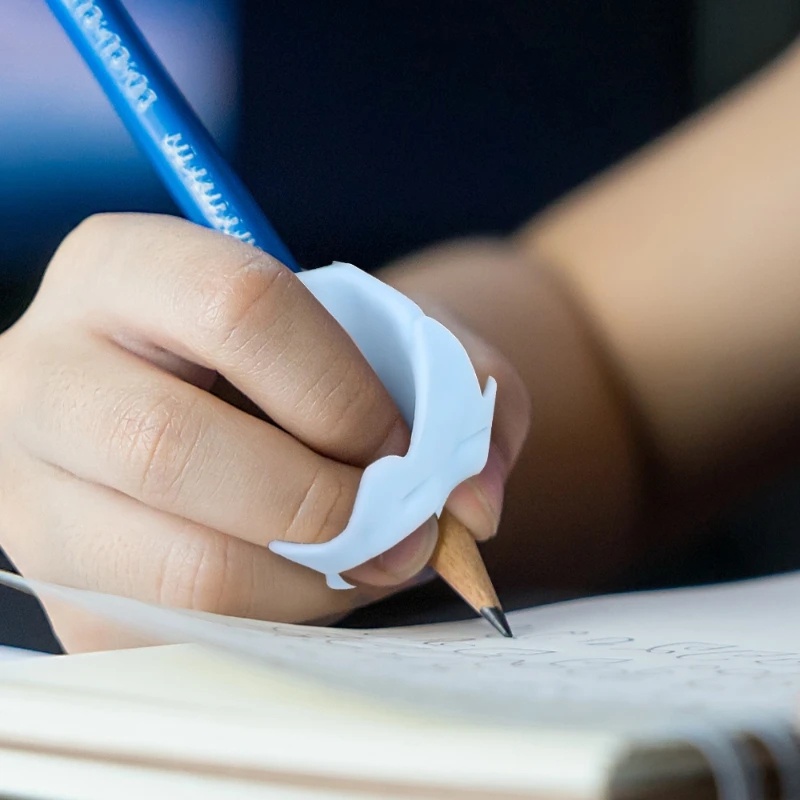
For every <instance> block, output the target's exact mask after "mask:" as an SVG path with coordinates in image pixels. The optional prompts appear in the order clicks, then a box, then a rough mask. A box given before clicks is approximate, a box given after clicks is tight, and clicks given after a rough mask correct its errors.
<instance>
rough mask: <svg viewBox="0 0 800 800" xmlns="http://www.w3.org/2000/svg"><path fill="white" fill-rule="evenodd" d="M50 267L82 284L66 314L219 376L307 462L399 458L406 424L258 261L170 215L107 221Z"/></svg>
mask: <svg viewBox="0 0 800 800" xmlns="http://www.w3.org/2000/svg"><path fill="white" fill-rule="evenodd" d="M54 262H61V264H63V266H66V267H67V268H68V269H67V272H68V273H71V274H72V275H73V276H75V274H76V272H77V273H78V275H80V277H81V278H82V287H83V288H82V294H81V296H80V297H79V298H78V299H77V300H76V302H75V304H74V305H73V308H72V309H70V310H69V312H68V313H70V314H74V313H76V311H77V313H78V315H79V316H80V317H82V318H83V319H84V320H86V321H88V322H89V324H90V325H92V326H93V327H96V328H99V329H101V330H102V331H103V332H104V333H105V334H108V335H112V336H113V335H115V334H119V333H122V332H124V333H126V334H131V333H133V334H134V335H135V336H138V337H140V338H143V339H145V340H146V341H148V342H149V343H152V344H155V345H156V346H159V347H163V348H166V349H167V350H170V351H171V352H174V353H175V354H176V355H179V356H181V357H182V358H185V359H187V360H189V361H191V362H193V363H196V364H199V365H201V366H204V367H207V368H209V369H213V370H215V371H217V372H219V373H220V374H221V375H223V376H224V377H225V378H226V379H227V380H228V381H229V382H230V383H231V384H233V385H234V386H236V388H237V389H239V390H240V391H241V392H243V393H244V394H245V395H246V396H247V397H249V398H250V399H251V400H252V401H253V402H254V403H256V404H257V405H258V406H259V407H260V408H261V409H262V410H263V411H264V412H265V413H266V414H268V415H269V416H270V417H271V418H272V419H273V420H274V421H275V423H276V424H278V425H280V426H281V427H282V428H283V429H284V430H286V431H287V432H289V433H291V434H292V435H293V436H295V437H296V438H297V439H299V440H301V441H303V442H304V443H305V444H307V445H308V446H309V447H311V448H312V449H314V450H316V451H317V452H319V453H321V454H323V455H326V456H329V457H331V458H335V459H337V460H339V461H342V462H344V463H348V464H353V465H356V466H366V465H367V464H368V463H370V462H371V461H373V460H374V459H375V458H376V457H377V456H378V455H384V454H387V453H402V452H405V449H406V447H407V444H408V435H409V433H408V429H407V426H406V424H405V422H404V421H403V419H402V417H401V416H400V413H399V411H398V409H397V407H396V405H395V404H394V402H393V400H392V398H391V397H390V395H389V393H388V392H387V390H386V389H385V387H384V386H383V384H382V383H381V382H380V380H379V379H378V377H377V376H376V375H375V373H374V372H373V370H372V368H371V367H370V366H369V364H368V363H367V361H366V359H365V358H364V357H363V355H362V354H361V352H360V351H359V349H358V348H357V347H356V345H355V343H354V342H353V340H352V339H351V338H350V337H349V335H348V334H347V333H346V332H345V331H344V330H343V329H342V328H341V327H340V326H339V324H338V323H337V322H336V321H335V320H334V319H333V317H332V316H331V315H330V314H328V312H327V311H326V310H325V309H324V308H323V307H322V305H321V304H320V303H319V302H318V301H317V300H316V299H315V298H314V296H313V295H312V294H311V293H310V292H309V291H308V290H307V289H306V287H305V286H304V285H303V284H302V283H301V282H300V281H299V280H298V279H297V278H296V277H295V276H294V275H293V274H292V273H291V272H290V271H289V270H288V269H287V268H286V267H284V266H283V265H282V264H280V263H279V262H277V261H276V260H275V259H273V258H271V257H270V256H268V255H266V254H265V253H263V252H262V251H260V250H257V249H256V248H254V247H251V246H250V245H247V244H244V243H242V242H239V241H237V240H234V239H232V238H230V237H227V236H224V235H222V234H219V233H217V232H215V231H210V230H207V229H205V228H201V227H199V226H196V225H194V224H192V223H189V222H186V221H184V220H180V219H177V218H173V217H164V216H155V215H139V214H135V215H134V214H119V215H116V214H111V215H102V216H98V217H93V218H90V220H88V221H87V222H85V223H83V224H82V225H81V226H80V227H79V228H77V229H76V230H75V231H74V232H73V233H72V234H71V235H70V236H69V237H68V239H67V240H66V241H65V243H64V244H63V245H62V248H61V249H60V250H59V252H58V253H57V255H56V258H55V259H54ZM73 279H74V278H73Z"/></svg>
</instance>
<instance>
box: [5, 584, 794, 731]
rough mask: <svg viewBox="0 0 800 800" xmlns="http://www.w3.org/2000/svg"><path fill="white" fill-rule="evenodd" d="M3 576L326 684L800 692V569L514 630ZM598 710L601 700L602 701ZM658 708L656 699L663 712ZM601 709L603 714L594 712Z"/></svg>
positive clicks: (751, 709) (661, 695)
mask: <svg viewBox="0 0 800 800" xmlns="http://www.w3.org/2000/svg"><path fill="white" fill-rule="evenodd" d="M0 580H2V581H3V582H5V583H8V584H10V585H16V586H18V587H24V586H26V585H27V586H29V588H31V589H33V590H34V591H35V592H36V593H38V594H40V595H42V596H46V595H51V596H55V597H58V598H59V599H61V600H62V601H66V602H71V603H75V604H76V605H79V606H81V607H83V608H86V609H89V610H92V611H94V612H95V613H98V614H100V615H101V616H103V617H105V618H106V619H110V620H113V621H115V622H117V623H118V624H120V625H126V626H129V627H131V628H133V629H136V630H138V631H140V632H146V633H148V634H149V635H151V636H152V637H153V638H154V639H157V640H158V641H162V642H164V643H177V642H187V641H191V642H198V643H205V644H210V645H215V646H217V647H221V648H223V649H226V650H229V651H231V652H236V653H240V654H245V655H249V656H251V657H255V658H258V659H260V660H263V661H266V662H268V663H270V664H272V665H275V666H280V667H284V668H287V669H289V670H291V671H293V672H295V673H300V674H305V675H308V676H311V677H315V678H317V679H318V680H321V681H324V682H325V683H328V684H335V685H337V686H341V687H349V688H352V689H356V690H358V691H360V692H365V691H366V692H371V693H376V694H379V695H381V696H382V697H388V698H396V699H401V700H407V701H411V702H413V703H415V704H417V705H419V704H422V705H424V706H427V707H431V708H436V709H437V710H438V711H444V710H450V711H454V712H458V713H463V712H464V711H467V712H475V713H485V714H492V715H497V714H500V715H502V716H503V717H504V718H508V719H520V720H524V721H527V722H530V721H531V720H536V719H547V718H552V719H557V720H561V721H563V720H565V719H568V718H570V717H574V718H576V719H580V720H581V721H583V722H586V718H587V716H588V717H594V718H597V719H598V720H602V723H603V724H604V725H607V724H608V722H609V720H610V719H611V718H612V717H613V718H619V719H621V720H626V721H630V720H636V719H639V720H641V718H642V714H641V713H640V712H641V709H647V710H648V714H647V715H646V716H647V717H648V718H650V719H653V718H655V717H658V718H659V721H660V722H661V723H663V720H664V717H665V715H669V714H675V715H676V716H677V717H679V718H686V719H688V718H692V719H696V718H697V715H698V713H700V714H702V715H704V716H705V717H707V718H709V719H710V718H715V719H716V718H719V719H728V718H735V717H738V716H744V717H751V716H752V715H753V714H754V713H758V714H762V713H763V714H765V715H769V716H771V717H772V716H777V717H781V718H787V719H788V718H789V717H790V716H791V715H792V714H793V712H794V709H795V706H796V703H797V698H798V695H800V691H799V690H800V624H799V623H800V576H798V575H789V576H782V577H777V578H769V579H763V580H755V581H749V582H742V583H739V584H730V585H725V586H720V587H711V588H702V589H692V590H680V591H671V592H653V593H646V594H630V595H622V596H612V597H605V598H596V599H589V600H580V601H572V602H567V603H559V604H554V605H552V606H546V607H542V608H536V609H529V610H525V611H519V612H514V613H512V614H511V615H510V617H509V619H510V622H511V625H512V628H513V629H514V631H515V634H516V638H514V639H510V640H507V639H502V638H500V637H499V636H497V634H495V633H494V631H492V630H491V629H489V628H488V626H487V625H486V623H485V622H483V621H482V620H474V621H472V620H471V621H467V622H461V623H447V624H441V625H431V626H420V627H414V628H405V629H386V630H375V631H354V630H338V629H329V628H312V627H302V626H293V625H281V624H274V623H266V622H258V621H252V620H238V619H233V618H228V617H221V616H217V615H211V614H203V613H197V612H187V611H179V610H174V609H164V608H160V607H155V606H149V605H147V604H143V603H139V602H136V601H132V600H129V599H125V598H119V597H113V596H110V595H99V594H95V593H90V592H83V591H79V590H74V589H65V588H63V587H55V586H52V585H46V584H42V583H37V582H33V581H31V582H28V583H27V584H26V582H25V581H23V580H22V579H20V578H17V577H15V576H9V575H5V574H4V575H2V576H0ZM599 710H602V714H599ZM655 712H658V713H655ZM598 714H599V716H598Z"/></svg>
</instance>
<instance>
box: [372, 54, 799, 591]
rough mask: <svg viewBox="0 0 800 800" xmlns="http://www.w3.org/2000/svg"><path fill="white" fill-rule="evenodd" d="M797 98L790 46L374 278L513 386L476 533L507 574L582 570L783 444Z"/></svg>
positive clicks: (603, 567)
mask: <svg viewBox="0 0 800 800" xmlns="http://www.w3.org/2000/svg"><path fill="white" fill-rule="evenodd" d="M798 98H800V53H798V52H797V51H795V50H793V51H790V52H789V53H788V54H787V55H786V56H785V57H784V58H783V59H781V60H780V61H779V62H778V63H776V64H775V65H774V66H773V67H772V68H770V69H769V70H768V71H767V72H766V73H764V74H763V75H761V76H759V77H758V78H757V79H756V80H754V81H752V82H751V83H750V84H748V85H747V86H745V87H743V88H742V89H740V90H739V91H737V92H736V93H734V94H733V95H732V96H730V97H729V98H727V99H726V100H725V101H724V102H722V103H720V104H718V105H717V106H716V107H714V108H712V109H710V110H709V111H707V112H706V113H704V114H702V115H700V116H698V117H697V118H696V119H694V120H692V121H690V122H689V123H688V124H686V125H684V126H682V127H681V128H680V129H678V130H676V131H675V132H673V133H672V134H670V135H669V136H667V137H665V138H664V139H663V140H661V141H659V142H656V143H655V144H654V145H652V146H650V147H649V148H647V149H646V150H645V151H643V152H642V153H640V154H638V155H636V156H635V157H634V158H632V159H630V160H628V161H627V162H626V163H623V164H622V165H620V166H619V167H617V168H615V169H614V170H612V171H610V172H609V173H607V174H606V175H603V176H601V177H600V178H599V179H598V180H596V181H594V182H592V183H591V184H589V185H587V186H586V187H584V188H583V189H582V190H580V191H578V192H576V193H574V194H573V195H572V196H569V197H567V198H566V199H565V200H563V201H562V202H561V203H559V204H557V205H556V206H555V207H554V208H552V209H550V210H548V211H547V212H545V213H544V214H542V215H541V216H539V217H538V218H537V219H534V220H533V221H532V222H531V223H530V224H529V225H528V226H527V227H526V228H525V229H524V230H523V231H521V232H520V234H519V235H518V236H517V237H516V238H515V240H514V241H513V242H511V243H509V244H507V245H497V244H488V243H487V244H486V245H485V247H484V246H483V245H481V246H471V247H462V246H460V247H458V248H456V249H447V248H445V249H439V250H438V251H433V252H432V253H429V254H428V256H427V257H426V258H424V259H415V260H414V261H411V262H407V263H406V264H405V265H401V266H399V267H398V268H396V269H395V270H391V271H390V272H389V273H388V277H389V278H390V280H392V281H393V282H394V283H396V284H398V285H400V286H402V287H403V288H405V289H406V290H407V291H408V292H409V293H412V294H413V293H417V294H418V295H419V296H422V297H425V296H430V297H433V298H445V297H446V302H447V305H448V306H449V307H450V308H452V309H454V310H455V311H456V312H457V313H459V314H461V315H462V316H463V317H464V319H465V320H466V321H468V323H469V324H470V325H471V326H472V327H473V328H474V329H475V330H476V331H477V332H478V333H481V334H483V335H484V336H485V337H486V338H487V339H488V340H489V341H491V342H492V343H494V344H495V345H497V346H498V347H499V348H500V349H501V350H502V351H503V352H504V353H505V354H506V355H507V356H508V357H509V358H510V359H511V361H512V362H513V363H514V364H515V366H516V367H517V369H518V370H519V371H520V373H521V375H522V376H523V379H524V381H525V383H526V386H527V388H528V391H529V393H530V395H531V397H532V400H533V416H532V420H533V424H532V434H531V436H530V437H529V439H528V442H527V444H526V447H525V450H524V452H523V454H522V457H521V459H520V462H519V466H518V468H517V470H516V472H515V475H514V476H513V478H512V481H511V484H510V486H509V494H508V502H507V505H506V533H505V535H504V536H500V537H499V538H498V540H497V541H496V542H495V543H494V547H495V557H496V558H497V559H498V561H500V562H502V565H503V567H504V568H505V569H507V570H508V572H509V573H510V575H511V576H512V577H513V578H515V579H516V580H518V581H525V582H526V583H527V582H530V581H531V580H536V581H537V582H544V583H557V584H562V585H563V584H564V583H574V584H578V585H581V586H585V585H587V584H590V583H593V584H597V582H598V581H600V582H602V581H603V580H604V579H607V578H610V577H613V575H614V574H616V572H617V571H618V569H619V568H621V567H623V566H625V565H630V564H631V563H634V562H635V560H636V559H637V558H638V557H639V555H640V554H641V552H642V549H643V548H652V547H653V546H654V545H656V544H657V543H659V542H668V543H669V542H673V543H674V542H679V541H680V537H681V536H683V535H685V534H686V532H687V531H689V530H690V525H689V523H690V522H693V521H696V520H697V517H698V516H699V515H700V514H702V513H705V512H706V511H708V510H711V509H713V508H714V506H715V504H718V503H719V502H720V501H721V500H722V498H724V497H726V496H728V495H730V494H731V493H732V492H734V491H737V490H739V489H740V488H741V486H742V483H743V482H744V483H749V482H754V481H756V480H758V479H762V478H763V477H764V475H765V474H767V473H768V472H769V470H771V469H774V468H775V466H776V465H777V464H778V463H780V462H781V460H782V459H784V458H786V457H787V456H789V457H791V456H793V455H795V454H796V453H797V451H798V437H800V424H798V422H800V99H798ZM481 248H483V252H481ZM415 261H416V263H415ZM431 267H433V268H431ZM523 541H524V551H523V550H521V549H520V547H521V542H523ZM521 552H525V553H530V557H529V558H525V559H524V560H523V559H521V558H520V553H521Z"/></svg>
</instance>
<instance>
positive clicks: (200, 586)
mask: <svg viewBox="0 0 800 800" xmlns="http://www.w3.org/2000/svg"><path fill="white" fill-rule="evenodd" d="M186 533H187V535H186V536H177V537H175V538H174V540H173V543H172V545H171V546H170V547H168V548H167V550H166V552H165V555H164V558H163V560H162V562H161V565H160V569H159V573H158V581H159V586H158V602H159V603H161V604H162V605H166V606H176V607H180V608H190V609H193V610H196V611H213V612H217V613H225V611H226V610H228V609H227V606H228V605H229V603H230V599H229V595H230V593H231V587H232V581H231V540H230V539H229V538H228V537H227V536H221V535H215V533H214V532H213V531H210V530H199V529H193V530H187V531H186Z"/></svg>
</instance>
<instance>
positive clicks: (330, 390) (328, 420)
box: [299, 354, 379, 442]
mask: <svg viewBox="0 0 800 800" xmlns="http://www.w3.org/2000/svg"><path fill="white" fill-rule="evenodd" d="M358 367H359V365H358V363H357V362H354V360H353V359H352V358H350V357H349V354H339V355H338V357H334V358H332V359H331V360H330V361H329V362H328V363H327V365H326V366H325V367H324V369H323V371H322V373H321V374H320V375H318V376H317V377H316V380H314V382H313V384H312V385H311V386H309V387H308V389H307V390H306V392H305V393H304V397H303V398H302V399H301V401H300V403H299V405H300V406H301V407H307V409H308V411H313V412H315V413H316V415H317V416H318V417H319V418H320V419H321V421H322V423H323V425H322V428H323V429H324V431H326V435H327V437H328V438H329V439H330V441H331V442H339V441H346V440H347V439H348V438H351V437H352V436H353V432H354V431H361V430H363V426H364V420H365V418H367V419H368V418H369V417H370V416H371V414H370V411H371V410H372V409H373V408H374V405H375V403H376V402H377V401H378V395H379V393H378V392H376V391H375V387H374V385H373V384H372V382H371V381H368V380H365V379H364V376H363V375H362V374H361V373H362V371H361V370H360V369H359V368H358ZM304 410H305V409H304Z"/></svg>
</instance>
